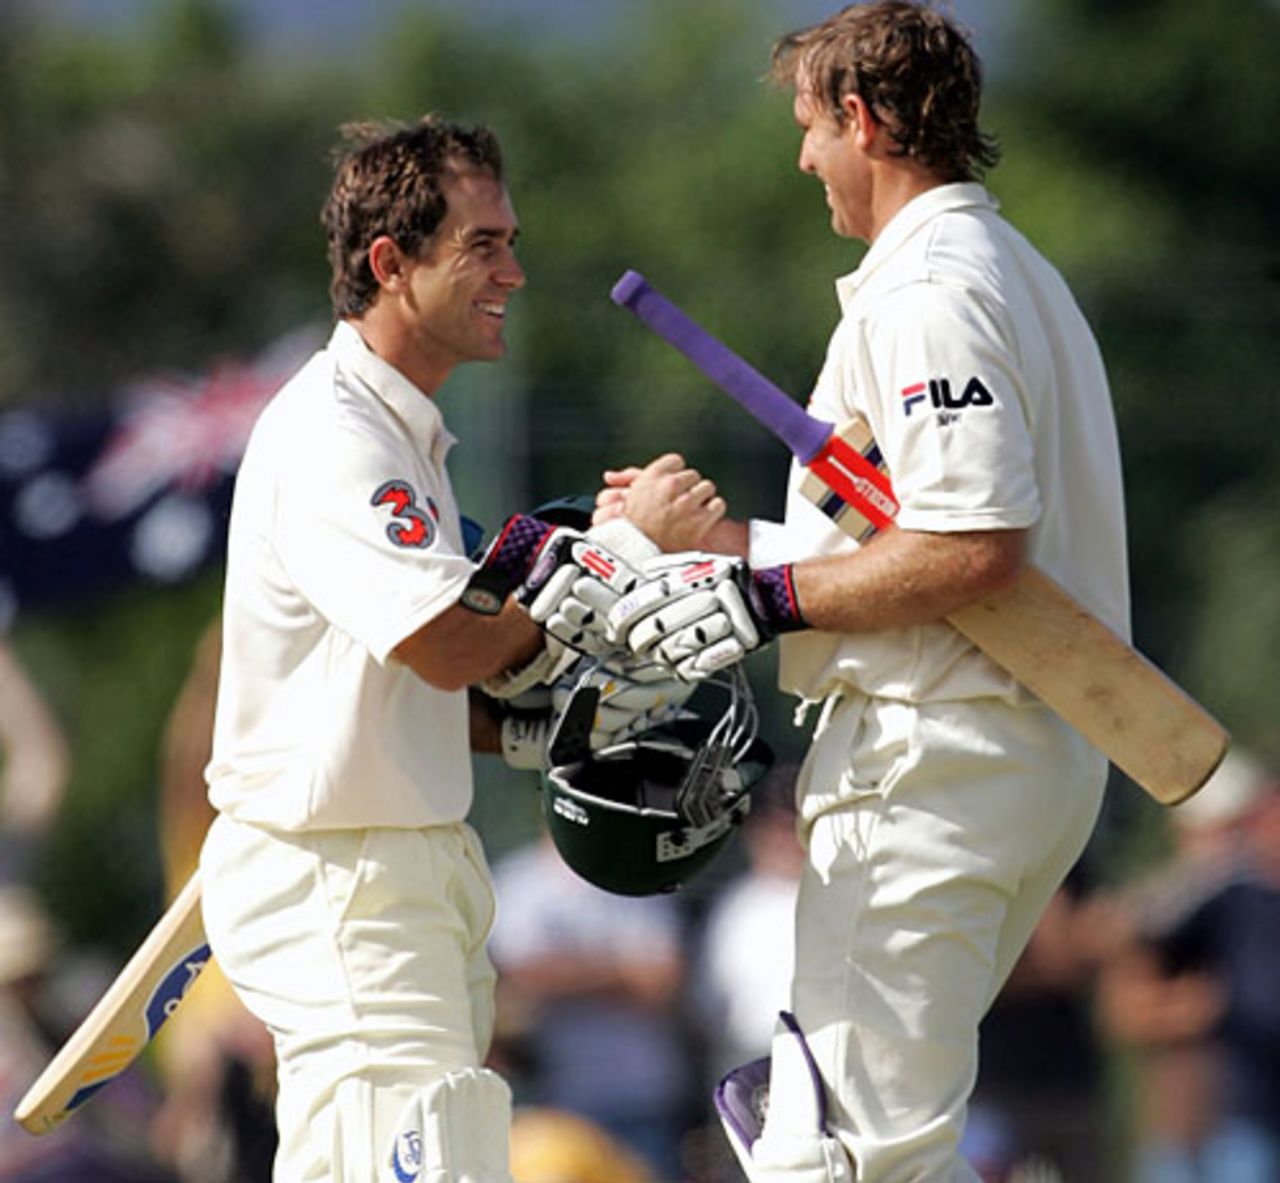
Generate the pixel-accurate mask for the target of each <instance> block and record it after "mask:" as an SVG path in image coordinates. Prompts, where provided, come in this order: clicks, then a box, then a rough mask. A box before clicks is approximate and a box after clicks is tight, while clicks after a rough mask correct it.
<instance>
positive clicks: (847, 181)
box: [597, 0, 1128, 1183]
mask: <svg viewBox="0 0 1280 1183" xmlns="http://www.w3.org/2000/svg"><path fill="white" fill-rule="evenodd" d="M773 68H774V74H775V78H776V80H777V81H779V82H780V83H781V84H782V85H783V86H784V87H785V88H786V89H787V90H788V91H790V92H792V93H793V95H794V114H795V118H796V121H797V123H798V124H799V127H800V133H801V148H800V157H799V167H800V168H801V170H802V171H803V172H805V173H808V174H810V175H812V176H813V177H815V178H816V179H817V180H818V181H819V182H821V184H822V186H823V190H824V192H825V195H826V201H827V205H828V207H829V210H830V216H831V225H832V228H833V230H834V231H835V232H836V234H838V235H840V236H842V237H847V238H856V239H861V240H863V241H864V242H866V243H868V244H869V249H868V251H867V253H866V254H865V256H864V257H863V259H862V261H861V262H860V264H859V266H858V267H857V269H856V270H855V271H853V272H852V274H850V275H847V276H845V277H844V278H842V279H840V280H839V281H838V282H837V284H836V293H837V297H838V299H839V303H840V309H841V313H842V316H841V319H840V322H839V325H838V327H837V328H836V330H835V332H834V334H833V336H832V338H831V342H830V346H829V349H828V353H827V357H826V363H825V365H824V367H823V369H822V372H821V374H820V376H819V378H818V381H817V385H816V388H815V390H814V391H813V394H812V397H811V400H810V410H811V412H812V413H813V414H814V415H815V416H817V417H818V418H820V419H824V420H827V421H828V422H831V423H836V424H840V423H844V422H845V421H847V420H850V419H851V418H853V417H854V416H857V415H860V416H862V417H863V418H864V419H865V420H866V421H867V422H868V423H869V424H870V426H871V428H872V431H873V433H874V435H875V438H876V440H877V441H878V443H879V446H880V449H881V450H882V452H883V454H884V458H885V460H886V462H887V469H888V471H889V473H890V474H891V475H892V479H893V484H894V489H895V492H896V496H897V498H898V501H899V502H900V506H901V508H900V511H899V513H898V516H897V518H896V525H895V526H894V527H893V528H890V529H886V530H883V531H881V532H880V533H879V534H877V535H875V536H874V537H872V538H870V539H869V540H868V541H866V542H865V543H859V542H856V541H854V540H853V539H851V538H849V537H848V536H847V535H845V534H844V533H843V532H842V531H841V530H840V529H838V528H837V526H836V525H835V524H834V523H833V522H832V520H831V519H829V518H828V517H827V516H826V515H825V514H823V513H822V512H820V511H819V509H818V508H816V507H815V505H814V504H813V503H811V502H810V501H809V500H807V499H806V498H805V497H803V496H802V495H801V493H800V490H799V486H800V483H801V479H802V473H801V469H800V466H799V465H796V466H795V467H794V469H793V475H792V480H791V483H790V487H789V491H788V499H787V510H786V522H785V526H784V527H783V528H781V529H779V528H778V527H777V526H776V525H770V524H769V523H763V522H754V521H753V522H750V523H745V522H733V521H730V520H727V519H726V520H724V521H721V522H720V523H718V524H717V525H716V526H715V527H714V529H713V530H712V531H711V532H710V533H709V534H708V535H707V536H706V538H705V539H703V540H701V545H703V546H705V547H706V548H707V549H708V550H710V551H716V552H721V553H725V554H729V555H733V556H738V558H737V559H736V560H735V561H734V562H726V563H724V564H723V568H722V570H723V575H722V577H721V578H722V582H720V583H719V584H718V585H716V586H714V588H712V590H714V592H715V593H716V594H715V595H714V596H707V595H706V594H705V593H706V591H707V590H708V589H709V588H711V585H713V584H715V582H716V579H717V578H718V577H717V576H716V575H713V574H709V573H708V569H709V564H708V562H707V556H705V555H704V556H700V562H701V567H700V571H701V574H700V575H699V576H698V578H697V580H696V581H695V580H694V579H693V578H692V575H693V571H692V569H691V568H690V566H689V565H688V563H689V559H688V556H683V557H682V556H678V555H672V556H668V557H664V558H662V559H659V560H655V561H651V562H649V563H647V564H646V565H645V567H644V572H645V575H646V580H645V582H644V583H643V584H642V585H640V586H639V587H638V588H637V589H635V590H634V591H633V592H632V593H631V594H629V595H628V596H626V597H624V598H623V600H621V601H620V602H619V604H618V605H617V606H616V607H615V609H614V610H613V611H612V612H611V615H610V620H609V627H610V629H611V630H612V633H613V635H615V636H621V637H629V638H630V640H631V643H632V645H633V647H634V648H636V649H638V650H644V651H646V652H649V653H650V654H651V655H654V656H656V657H658V658H660V659H663V660H666V661H668V662H669V663H670V664H671V665H672V666H673V667H675V668H679V669H682V670H684V671H685V672H686V673H687V674H689V675H690V676H696V675H697V674H698V673H699V672H700V671H701V670H703V669H706V668H709V667H711V666H714V665H716V664H717V663H719V662H722V661H725V660H733V659H734V657H735V655H736V654H741V653H742V652H744V651H748V650H750V649H752V648H754V647H755V646H757V645H758V644H760V643H761V642H762V641H763V640H766V639H768V638H771V637H774V636H778V635H779V634H781V639H780V650H781V652H780V681H781V684H782V687H783V688H784V689H785V690H787V691H789V692H791V693H792V694H794V695H797V696H798V697H799V698H800V699H801V700H802V702H803V703H804V704H807V705H813V706H815V707H817V708H818V712H819V713H818V721H817V726H816V729H815V732H814V735H813V739H812V743H811V747H810V750H809V752H808V755H807V758H806V761H805V763H804V767H803V770H802V773H801V776H800V781H799V785H798V790H797V792H798V806H799V828H800V832H801V835H802V837H803V839H804V842H805V845H806V848H807V854H808V858H807V869H806V871H805V874H804V877H803V880H802V883H801V886H800V890H799V898H798V904H797V927H796V934H797V935H796V942H797V945H796V969H795V974H794V979H793V985H792V993H791V1010H790V1012H787V1013H784V1015H782V1016H780V1020H779V1026H778V1030H777V1034H776V1036H775V1038H774V1041H773V1047H772V1056H771V1063H770V1064H769V1066H768V1069H767V1073H768V1079H769V1087H768V1096H769V1103H768V1106H767V1116H766V1117H765V1118H764V1119H763V1120H761V1119H760V1116H759V1112H758V1110H757V1109H756V1108H755V1107H754V1106H753V1105H752V1103H751V1102H752V1098H753V1097H754V1096H757V1095H758V1094H759V1092H760V1086H761V1085H762V1083H763V1081H764V1080H765V1071H764V1069H763V1067H762V1065H754V1066H751V1069H750V1070H744V1071H743V1072H742V1073H740V1074H738V1075H737V1076H735V1074H730V1077H729V1078H727V1079H726V1081H725V1082H724V1084H723V1085H722V1087H721V1089H720V1092H719V1094H718V1100H719V1101H720V1102H721V1107H722V1114H723V1116H724V1117H725V1124H726V1128H727V1129H728V1131H729V1134H730V1137H731V1140H732V1141H733V1142H734V1146H735V1149H736V1150H737V1152H738V1154H739V1157H740V1159H741V1161H742V1164H743V1167H744V1170H745V1171H746V1173H747V1174H748V1176H749V1177H750V1178H751V1180H752V1183H802V1181H803V1183H833V1181H836V1180H848V1181H851V1180H853V1179H855V1178H856V1179H857V1180H859V1183H908V1181H910V1183H926V1181H928V1183H943V1181H944V1180H945V1181H948V1183H951V1181H957V1180H973V1179H976V1177H977V1176H976V1174H975V1173H974V1171H973V1169H972V1168H971V1167H970V1166H969V1165H968V1164H966V1163H965V1162H964V1161H963V1160H962V1158H961V1156H960V1153H959V1149H958V1148H959V1145H960V1141H961V1137H962V1134H963V1131H964V1125H965V1113H966V1104H967V1099H968V1097H969V1095H970V1091H971V1089H972V1087H973V1084H974V1080H975V1076H976V1073H977V1068H978V1065H977V1047H978V1042H977V1033H978V1025H979V1021H980V1020H981V1018H982V1016H983V1015H984V1013H985V1012H986V1011H987V1009H988V1007H989V1006H990V1004H991V1003H992V1001H993V999H994V997H995V995H996V993H997V991H998V990H999V989H1000V987H1001V984H1002V983H1003V981H1004V980H1005V977H1006V975H1007V974H1008V973H1009V970H1010V968H1011V967H1012V965H1013V963H1014V961H1015V959H1016V958H1017V957H1018V955H1019V953H1020V951H1021V950H1022V948H1023V946H1024V944H1025V943H1026V941H1027V939H1028V937H1029V935H1030V933H1031V931H1032V929H1033V927H1034V925H1035V923H1036V920H1037V918H1038V917H1039V915H1040V914H1041V912H1042V910H1043V909H1044V907H1045V906H1046V904H1047V902H1048V901H1049V899H1050V897H1051V895H1052V894H1053V892H1054V889H1055V888H1056V887H1057V886H1058V884H1059V883H1060V882H1061V881H1062V879H1063V878H1064V876H1065V875H1066V873H1067V871H1068V870H1069V868H1070V867H1071V866H1072V864H1073V863H1074V862H1075V861H1076V859H1077V858H1078V857H1079V855H1080V853H1081V851H1082V850H1083V848H1084V845H1085V843H1086V841H1087V839H1088V836H1089V834H1090V832H1091V830H1092V827H1093V825H1094V822H1095V819H1096V815H1097V812H1098V809H1099V805H1100V802H1101V798H1102V790H1103V785H1104V782H1105V779H1106V760H1105V758H1104V757H1103V756H1102V755H1101V754H1100V753H1099V752H1098V751H1097V750H1095V749H1093V748H1092V747H1090V745H1089V744H1088V743H1087V742H1086V741H1085V740H1084V738H1083V737H1082V736H1081V735H1080V734H1078V733H1077V732H1075V731H1074V730H1073V729H1072V728H1070V727H1069V726H1068V725H1067V724H1065V723H1064V722H1063V721H1062V720H1061V719H1059V718H1058V717H1057V716H1055V715H1054V714H1053V713H1052V712H1051V711H1050V710H1048V709H1047V708H1046V707H1045V706H1043V705H1042V704H1040V703H1039V702H1038V701H1036V700H1034V699H1033V698H1032V697H1031V696H1030V695H1029V694H1028V693H1026V692H1025V691H1024V690H1023V689H1022V688H1021V687H1020V686H1019V685H1017V684H1016V683H1015V682H1014V681H1013V679H1012V678H1011V677H1010V676H1009V675H1008V674H1006V673H1005V672H1004V671H1002V670H1001V669H1000V668H998V667H997V666H996V665H994V664H993V663H992V662H991V661H990V660H988V659H987V658H986V657H985V656H984V655H983V654H982V653H981V652H979V651H978V650H977V649H975V648H974V647H973V646H972V645H971V644H970V643H969V642H967V641H966V640H965V639H964V637H962V636H961V635H960V634H959V633H957V632H956V631H954V630H953V629H952V628H950V627H949V626H948V625H947V624H946V623H945V621H944V619H943V618H944V617H945V616H946V615H947V614H948V613H949V612H951V611H953V610H955V609H957V608H959V607H962V606H966V605H968V604H970V603H974V602H976V601H978V600H979V599H981V598H983V597H984V596H986V595H988V594H990V593H991V592H993V591H995V590H998V589H1001V588H1003V587H1005V586H1007V585H1009V584H1010V583H1011V582H1012V581H1013V580H1014V579H1015V578H1016V577H1017V575H1018V573H1019V571H1020V570H1021V569H1022V567H1023V565H1024V564H1026V563H1030V562H1034V563H1035V564H1037V565H1038V566H1039V567H1041V568H1042V569H1044V570H1045V571H1047V572H1049V573H1051V574H1052V575H1053V576H1054V577H1055V578H1056V579H1057V580H1058V581H1059V582H1061V583H1062V584H1063V585H1065V586H1066V587H1067V588H1068V589H1069V590H1070V591H1071V592H1072V594H1073V595H1075V596H1076V598H1077V599H1079V600H1080V601H1081V602H1082V603H1084V604H1085V605H1087V606H1088V607H1089V609H1090V610H1091V611H1092V612H1094V613H1095V614H1096V615H1098V616H1099V617H1100V618H1101V619H1103V620H1104V621H1106V622H1107V623H1108V624H1109V625H1110V626H1111V627H1112V628H1113V629H1115V630H1116V631H1117V632H1120V633H1121V634H1122V635H1124V634H1125V633H1127V628H1128V587H1127V565H1126V547H1125V532H1124V506H1123V498H1122V486H1121V474H1120V461H1119V450H1118V444H1117V437H1116V428H1115V424H1114V414H1113V410H1112V406H1111V400H1110V395H1109V391H1108V384H1107V380H1106V376H1105V372H1104V368H1103V364H1102V360H1101V357H1100V354H1099V350H1098V348H1097V345H1096V344H1095V341H1094V338H1093V335H1092V333H1091V332H1090V329H1089V327H1088V325H1087V324H1086V322H1085V319H1084V317H1083V316H1082V315H1081V313H1080V311H1079V309H1078V308H1077V306H1076V303H1075V301H1074V300H1073V298H1072V296H1071V294H1070V292H1069V291H1068V289H1067V287H1066V285H1065V284H1064V282H1063V281H1062V279H1061V278H1060V277H1059V275H1058V274H1057V272H1056V271H1054V269H1053V268H1052V267H1051V266H1050V265H1049V264H1048V263H1047V262H1046V261H1045V260H1044V259H1043V258H1042V257H1041V256H1040V255H1039V254H1038V253H1037V252H1036V251H1035V250H1034V249H1033V248H1032V247H1031V245H1030V244H1028V242H1027V241H1026V240H1025V239H1024V238H1023V237H1021V236H1020V235H1019V234H1018V233H1017V232H1016V231H1015V230H1014V229H1013V228H1012V227H1011V226H1010V225H1009V224H1008V223H1007V222H1005V221H1004V220H1003V218H1002V217H1001V216H1000V214H999V213H998V210H997V203H996V201H995V199H994V198H993V197H992V196H991V194H990V193H988V191H987V190H986V188H985V187H984V186H983V185H982V184H981V183H980V178H981V177H982V176H983V174H984V172H985V170H986V169H987V168H989V167H990V166H992V165H993V164H994V163H995V162H996V159H997V152H996V146H995V144H994V142H993V140H992V139H990V138H989V137H988V136H987V135H986V134H984V133H983V132H982V131H980V130H979V124H978V108H979V98H980V90H981V70H980V66H979V61H978V58H977V56H976V54H975V52H974V50H973V48H972V46H971V45H970V43H969V41H968V40H967V38H966V37H965V36H964V35H963V33H962V32H961V31H960V30H959V29H958V28H957V27H956V26H955V25H954V24H953V23H952V22H950V21H949V20H948V19H946V18H944V17H943V16H942V15H940V14H938V13H937V12H935V11H932V10H931V9H929V8H928V7H926V6H924V5H918V4H914V3H906V2H903V0H884V2H881V3H873V4H866V5H854V6H851V7H848V8H846V9H844V10H843V11H841V12H839V13H838V14H836V15H834V16H832V17H831V18H829V19H828V20H825V21H823V22H821V23H820V24H817V25H815V26H813V27H811V28H806V29H802V30H799V31H797V32H795V33H793V34H791V35H789V36H787V37H785V38H783V39H782V40H781V41H780V42H779V44H778V45H777V47H776V49H775V55H774V60H773ZM618 514H625V516H626V517H628V518H629V519H631V520H632V521H633V522H635V523H637V524H638V525H639V526H640V527H641V528H642V529H643V530H644V531H645V532H646V533H647V534H648V535H649V536H650V537H652V538H653V539H655V540H657V541H658V542H661V543H665V542H666V536H665V533H664V531H665V528H666V526H667V524H668V523H669V522H670V520H671V517H672V515H671V513H670V509H669V506H668V504H667V503H666V501H665V500H664V498H663V496H662V495H661V490H657V489H655V486H654V484H653V481H652V479H651V477H650V475H649V474H648V473H647V472H642V471H639V470H636V469H620V470H617V471H614V472H611V473H608V474H606V488H605V489H604V490H603V491H602V492H601V494H600V495H599V498H598V509H597V520H600V521H603V520H606V519H609V518H611V517H613V516H615V515H618ZM744 560H745V561H746V562H747V563H749V565H750V566H749V569H746V570H747V577H746V578H744V568H743V567H742V566H741V564H742V562H743V561H744ZM735 565H736V568H737V569H734V568H735ZM694 582H696V583H697V584H698V587H699V593H698V594H699V595H701V599H700V601H698V602H700V603H702V604H703V605H705V610H703V611H702V612H700V613H699V612H695V611H694V610H693V609H691V608H690V607H689V605H690V604H691V603H692V602H694V597H693V596H692V595H691V594H690V592H689V587H690V585H691V584H692V583H694ZM761 955H762V956H767V953H762V954H761Z"/></svg>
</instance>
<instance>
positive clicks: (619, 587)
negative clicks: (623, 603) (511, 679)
mask: <svg viewBox="0 0 1280 1183" xmlns="http://www.w3.org/2000/svg"><path fill="white" fill-rule="evenodd" d="M638 582H639V575H638V574H637V572H636V571H635V569H634V568H633V567H632V566H631V565H630V564H628V563H627V562H626V561H625V560H624V559H622V558H621V557H620V556H619V555H618V554H616V553H615V552H614V551H613V550H611V549H610V548H609V547H607V546H604V545H602V544H601V543H599V542H596V541H594V540H593V539H591V538H589V537H588V536H587V535H586V534H583V533H582V532H581V531H579V530H571V529H568V528H567V527H562V526H552V525H549V524H548V523H546V522H543V521H540V520H539V519H537V518H534V517H530V516H528V515H526V514H516V515H515V516H514V517H511V518H508V519H507V522H506V525H504V526H503V528H502V532H501V533H500V534H499V535H498V537H497V538H496V539H494V541H493V543H492V544H491V545H490V547H489V549H488V550H487V551H486V552H485V555H484V557H483V559H482V560H481V562H480V566H479V567H478V569H477V570H476V572H475V573H474V574H473V575H472V577H471V580H470V582H469V583H468V584H467V587H466V589H465V590H464V591H463V593H462V596H461V599H460V603H462V604H463V606H464V607H467V608H470V609H471V610H472V611H473V612H481V613H484V614H486V615H496V614H497V613H498V612H500V611H501V610H502V605H503V603H504V602H505V600H506V598H507V596H508V595H509V594H512V593H514V595H515V597H516V599H517V600H518V601H519V602H520V603H521V604H523V605H524V607H525V608H526V610H527V611H528V613H529V615H530V617H532V618H533V620H534V621H535V622H536V623H537V624H539V625H541V626H542V628H543V629H544V630H545V631H546V632H548V633H549V634H550V635H551V636H552V637H554V638H555V639H556V640H557V641H559V642H561V643H562V644H564V645H568V646H569V647H570V648H571V649H576V650H578V651H579V652H581V653H588V654H592V655H603V654H607V653H611V652H614V651H615V650H616V648H617V646H616V644H615V643H614V642H613V641H612V640H611V639H609V638H608V637H606V635H605V629H606V620H607V618H608V615H609V610H610V609H611V608H612V607H613V605H614V604H615V603H617V601H618V599H619V598H620V597H621V596H623V595H625V594H626V592H628V591H630V590H631V588H633V587H634V586H635V585H636V584H637V583H638Z"/></svg>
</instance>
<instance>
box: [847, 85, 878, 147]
mask: <svg viewBox="0 0 1280 1183" xmlns="http://www.w3.org/2000/svg"><path fill="white" fill-rule="evenodd" d="M840 113H841V115H842V116H843V117H844V128H845V131H847V132H849V133H850V134H851V135H852V136H853V137H854V142H855V143H856V144H857V146H858V147H859V148H861V149H862V151H864V152H865V151H866V150H867V149H868V148H869V147H870V146H871V144H872V142H873V140H874V139H875V135H876V131H877V130H878V129H879V127H880V122H879V120H877V119H876V117H875V116H874V115H873V114H872V113H871V108H870V107H869V106H867V102H866V100H865V99H864V98H863V97H862V96H861V95H860V94H846V95H844V96H842V97H841V99H840Z"/></svg>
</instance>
